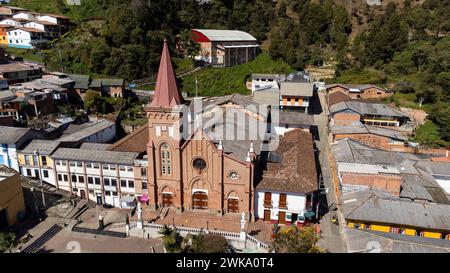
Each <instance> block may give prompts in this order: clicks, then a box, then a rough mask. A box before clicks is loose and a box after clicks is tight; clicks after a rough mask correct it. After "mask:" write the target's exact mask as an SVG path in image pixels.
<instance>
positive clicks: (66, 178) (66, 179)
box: [63, 174, 69, 182]
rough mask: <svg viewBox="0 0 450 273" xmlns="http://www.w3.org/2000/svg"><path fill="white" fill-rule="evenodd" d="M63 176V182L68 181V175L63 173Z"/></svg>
mask: <svg viewBox="0 0 450 273" xmlns="http://www.w3.org/2000/svg"><path fill="white" fill-rule="evenodd" d="M63 178H64V182H68V181H69V176H68V175H67V174H65V175H63Z"/></svg>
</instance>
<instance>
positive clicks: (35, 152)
mask: <svg viewBox="0 0 450 273" xmlns="http://www.w3.org/2000/svg"><path fill="white" fill-rule="evenodd" d="M34 155H35V156H36V158H37V162H38V168H39V180H41V192H42V205H43V206H44V209H45V195H44V181H43V180H42V167H41V160H40V155H39V150H35V151H34Z"/></svg>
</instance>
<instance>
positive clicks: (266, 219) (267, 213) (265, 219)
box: [264, 209, 270, 221]
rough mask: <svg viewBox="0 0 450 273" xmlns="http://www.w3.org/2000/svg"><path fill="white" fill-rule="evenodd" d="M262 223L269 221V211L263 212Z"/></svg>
mask: <svg viewBox="0 0 450 273" xmlns="http://www.w3.org/2000/svg"><path fill="white" fill-rule="evenodd" d="M264 221H270V210H268V209H266V210H264Z"/></svg>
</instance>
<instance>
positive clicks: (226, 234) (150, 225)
mask: <svg viewBox="0 0 450 273" xmlns="http://www.w3.org/2000/svg"><path fill="white" fill-rule="evenodd" d="M136 226H137V224H136V223H135V222H133V223H130V228H135V227H136ZM114 227H125V224H122V223H119V224H114ZM143 227H144V228H150V229H156V230H157V231H160V230H163V229H164V227H165V225H162V224H155V223H144V224H143ZM175 228H176V230H177V231H178V232H180V234H181V233H182V234H189V233H190V234H201V233H207V234H213V235H219V236H223V237H225V238H226V239H228V240H240V238H241V234H240V233H236V232H229V231H223V230H206V229H203V228H193V227H184V226H175ZM246 239H247V240H248V241H250V242H251V243H254V244H255V245H256V246H257V247H261V248H264V249H269V245H267V244H266V243H263V242H261V241H259V240H258V239H256V238H255V237H253V236H251V235H249V234H247V233H246Z"/></svg>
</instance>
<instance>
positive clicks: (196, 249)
mask: <svg viewBox="0 0 450 273" xmlns="http://www.w3.org/2000/svg"><path fill="white" fill-rule="evenodd" d="M183 244H184V247H183V252H186V253H229V252H231V251H232V248H231V246H230V244H229V243H228V241H227V239H226V238H225V237H223V236H219V235H214V234H199V235H188V236H186V238H185V239H184V243H183Z"/></svg>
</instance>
